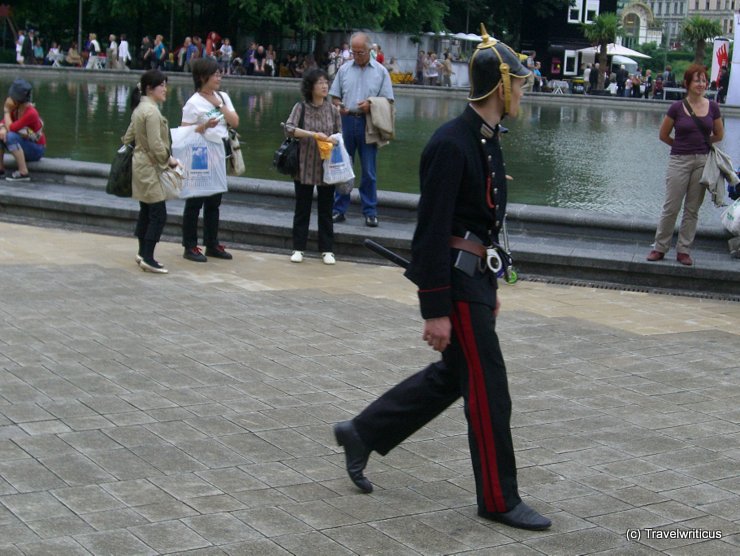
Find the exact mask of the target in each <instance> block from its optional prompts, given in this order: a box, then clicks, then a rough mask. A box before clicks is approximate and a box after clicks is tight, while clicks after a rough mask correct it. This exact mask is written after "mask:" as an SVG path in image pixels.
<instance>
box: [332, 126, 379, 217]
mask: <svg viewBox="0 0 740 556" xmlns="http://www.w3.org/2000/svg"><path fill="white" fill-rule="evenodd" d="M342 138H343V139H344V146H345V147H346V148H347V153H349V156H350V157H351V158H352V162H354V161H355V152H356V151H359V153H360V165H361V166H362V178H361V180H360V199H362V214H364V215H365V216H377V214H378V209H377V207H378V189H377V180H376V177H375V161H376V159H377V157H378V146H377V145H374V144H373V145H368V144H366V143H365V118H364V117H359V118H358V117H357V116H352V115H347V116H342ZM347 207H349V195H340V194H339V193H336V194H335V195H334V212H335V213H339V214H344V213H345V212H347Z"/></svg>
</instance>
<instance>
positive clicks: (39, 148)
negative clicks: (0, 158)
mask: <svg viewBox="0 0 740 556" xmlns="http://www.w3.org/2000/svg"><path fill="white" fill-rule="evenodd" d="M0 145H1V146H0V149H2V150H8V151H10V152H11V153H12V152H13V151H17V150H18V149H23V154H24V155H25V157H26V162H35V161H37V160H41V157H42V156H44V151H45V150H46V147H44V146H43V145H39V144H38V143H34V142H33V141H29V140H28V139H24V138H23V137H21V136H20V135H18V134H17V133H16V132H15V131H9V132H8V135H7V137H6V138H5V142H4V143H0Z"/></svg>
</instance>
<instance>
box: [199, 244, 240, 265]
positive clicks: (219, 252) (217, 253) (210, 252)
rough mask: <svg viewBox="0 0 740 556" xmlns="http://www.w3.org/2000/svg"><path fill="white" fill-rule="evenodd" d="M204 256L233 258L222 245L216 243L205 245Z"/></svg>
mask: <svg viewBox="0 0 740 556" xmlns="http://www.w3.org/2000/svg"><path fill="white" fill-rule="evenodd" d="M206 256H208V257H213V258H215V259H225V260H227V261H230V260H231V259H233V258H234V257H233V256H232V255H231V253H229V252H228V251H227V250H226V248H225V247H224V246H223V245H216V247H206Z"/></svg>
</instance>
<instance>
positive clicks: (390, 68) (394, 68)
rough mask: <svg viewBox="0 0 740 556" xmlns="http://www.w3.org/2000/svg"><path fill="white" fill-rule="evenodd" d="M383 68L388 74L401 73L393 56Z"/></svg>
mask: <svg viewBox="0 0 740 556" xmlns="http://www.w3.org/2000/svg"><path fill="white" fill-rule="evenodd" d="M385 67H386V69H387V70H388V73H401V67H400V66H399V65H398V60H396V58H395V56H391V61H390V62H389V63H388V64H386V66H385Z"/></svg>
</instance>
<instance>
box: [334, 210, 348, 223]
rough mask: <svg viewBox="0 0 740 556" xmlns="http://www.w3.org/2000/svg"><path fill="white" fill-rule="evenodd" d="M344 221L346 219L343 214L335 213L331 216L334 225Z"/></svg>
mask: <svg viewBox="0 0 740 556" xmlns="http://www.w3.org/2000/svg"><path fill="white" fill-rule="evenodd" d="M345 220H347V217H346V216H344V213H342V212H335V213H334V214H332V215H331V221H332V222H334V223H335V224H339V223H340V222H344V221H345Z"/></svg>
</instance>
